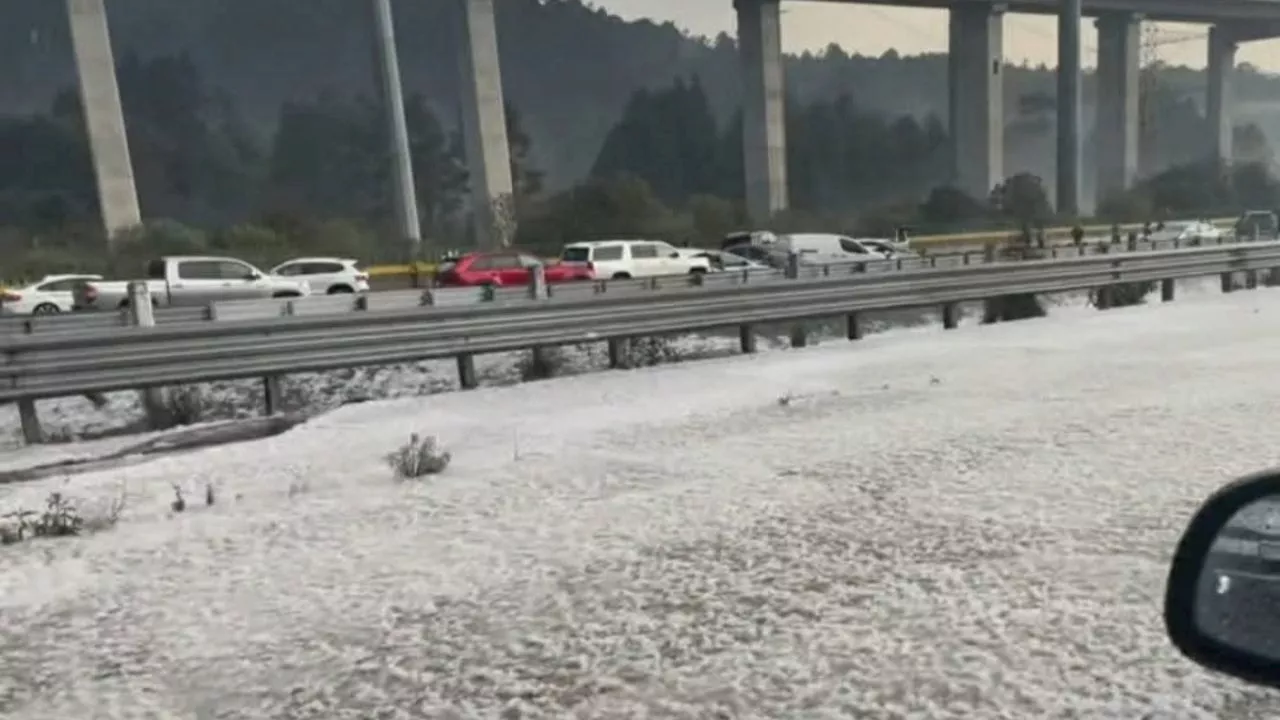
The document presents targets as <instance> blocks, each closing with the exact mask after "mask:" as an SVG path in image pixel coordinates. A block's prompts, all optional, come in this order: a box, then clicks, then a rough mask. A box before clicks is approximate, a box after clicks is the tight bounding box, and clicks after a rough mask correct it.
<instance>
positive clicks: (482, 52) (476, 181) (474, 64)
mask: <svg viewBox="0 0 1280 720" xmlns="http://www.w3.org/2000/svg"><path fill="white" fill-rule="evenodd" d="M461 2H462V4H463V19H464V23H465V25H466V27H465V32H463V33H462V38H461V43H462V48H461V50H462V52H461V56H462V57H461V63H460V65H461V69H462V98H461V106H462V134H463V138H464V140H465V145H466V153H467V170H468V171H469V173H470V181H471V203H472V220H473V225H474V228H475V230H474V232H475V241H476V245H477V247H480V248H497V247H505V246H507V245H510V244H511V241H512V238H513V236H514V235H515V230H516V217H515V198H514V195H513V187H512V178H511V151H510V148H509V147H508V145H507V115H506V106H505V104H504V101H503V96H502V72H501V70H500V68H499V67H498V27H497V23H496V22H495V18H494V10H493V6H494V0H461Z"/></svg>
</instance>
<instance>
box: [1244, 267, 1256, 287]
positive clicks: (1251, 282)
mask: <svg viewBox="0 0 1280 720" xmlns="http://www.w3.org/2000/svg"><path fill="white" fill-rule="evenodd" d="M1244 287H1245V289H1246V290H1257V289H1258V271H1257V270H1246V271H1245V272H1244Z"/></svg>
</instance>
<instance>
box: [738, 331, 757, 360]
mask: <svg viewBox="0 0 1280 720" xmlns="http://www.w3.org/2000/svg"><path fill="white" fill-rule="evenodd" d="M738 346H739V347H741V348H742V352H743V353H745V354H747V355H750V354H751V353H753V352H755V351H756V328H755V326H754V325H739V326H738Z"/></svg>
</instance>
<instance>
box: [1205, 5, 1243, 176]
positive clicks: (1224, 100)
mask: <svg viewBox="0 0 1280 720" xmlns="http://www.w3.org/2000/svg"><path fill="white" fill-rule="evenodd" d="M1237 47H1238V43H1237V42H1236V39H1235V37H1233V36H1232V35H1231V34H1230V32H1229V31H1228V30H1227V29H1226V28H1223V27H1220V26H1217V25H1215V26H1213V27H1212V28H1209V58H1208V67H1207V68H1206V70H1205V75H1206V76H1207V80H1208V86H1209V87H1208V93H1207V97H1206V98H1205V119H1206V120H1207V121H1208V124H1209V128H1208V129H1209V132H1208V136H1209V137H1208V147H1207V148H1205V154H1206V155H1207V156H1208V157H1209V158H1213V159H1217V160H1220V161H1222V162H1230V161H1231V158H1232V147H1231V145H1232V143H1231V140H1232V138H1231V135H1232V129H1233V127H1234V126H1233V125H1232V121H1231V120H1232V118H1231V105H1232V102H1233V93H1232V88H1231V76H1232V74H1233V73H1234V72H1235V67H1236V48H1237Z"/></svg>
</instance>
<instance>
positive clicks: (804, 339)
mask: <svg viewBox="0 0 1280 720" xmlns="http://www.w3.org/2000/svg"><path fill="white" fill-rule="evenodd" d="M808 344H809V331H808V330H806V329H805V326H804V323H796V324H795V325H792V326H791V347H793V348H802V347H806V346H808Z"/></svg>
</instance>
